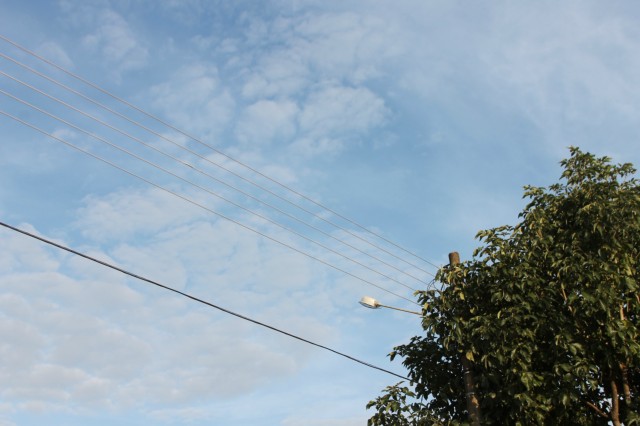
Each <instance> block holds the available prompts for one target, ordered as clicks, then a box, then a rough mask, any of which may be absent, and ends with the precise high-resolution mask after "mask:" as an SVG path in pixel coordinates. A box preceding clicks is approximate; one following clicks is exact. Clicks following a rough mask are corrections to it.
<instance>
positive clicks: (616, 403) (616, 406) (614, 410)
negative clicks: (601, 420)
mask: <svg viewBox="0 0 640 426" xmlns="http://www.w3.org/2000/svg"><path fill="white" fill-rule="evenodd" d="M611 422H612V423H613V426H620V400H619V399H618V385H617V384H616V381H615V380H613V379H611Z"/></svg>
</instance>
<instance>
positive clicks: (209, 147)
mask: <svg viewBox="0 0 640 426" xmlns="http://www.w3.org/2000/svg"><path fill="white" fill-rule="evenodd" d="M0 39H2V40H4V41H5V42H7V43H9V44H11V45H12V46H14V47H16V48H17V49H19V50H21V51H23V52H25V53H27V54H29V55H31V56H33V57H35V58H37V59H39V60H40V61H42V62H45V63H46V64H48V65H50V66H52V67H54V68H56V69H58V70H59V71H62V72H63V73H65V74H67V75H68V76H70V77H72V78H74V79H76V80H78V81H81V82H82V83H84V84H86V85H88V86H90V87H92V88H94V89H95V90H98V91H99V92H101V93H103V94H105V95H107V96H109V97H110V98H112V99H114V100H116V101H118V102H120V103H122V104H124V105H126V106H128V107H129V108H132V109H134V110H136V111H138V112H139V113H141V114H143V115H145V116H147V117H149V118H151V119H152V120H155V121H156V122H158V123H160V124H162V125H164V126H166V127H168V128H169V129H171V130H173V131H175V132H177V133H180V134H181V135H183V136H185V137H187V138H189V139H191V140H192V141H194V142H196V143H198V144H200V145H202V146H205V147H207V148H208V149H210V150H212V151H214V152H216V153H217V154H219V155H221V156H223V157H225V158H227V159H228V160H231V161H232V162H234V163H236V164H238V165H240V166H242V167H243V168H245V169H247V170H250V171H251V172H253V173H255V174H257V175H259V176H261V177H262V178H264V179H266V180H268V181H270V182H272V183H274V184H276V185H277V186H279V187H281V188H283V189H286V190H287V191H289V192H291V193H293V194H295V195H296V196H298V197H300V198H303V199H305V200H307V201H308V202H310V203H312V204H314V205H316V206H318V207H320V208H322V209H324V210H326V211H328V212H330V213H331V214H333V215H335V216H336V217H339V218H341V219H342V220H344V221H346V222H348V223H350V224H352V225H353V226H355V227H357V228H358V229H361V230H362V231H364V232H366V233H368V234H370V235H373V236H375V237H376V238H379V239H380V240H382V241H384V242H386V243H387V244H390V245H392V246H393V247H395V248H396V249H398V250H401V251H402V252H404V253H406V254H409V255H411V256H413V257H414V258H416V259H419V260H421V261H423V262H425V263H427V264H429V265H431V266H433V267H435V268H438V269H439V268H440V267H439V266H438V265H436V264H434V263H432V262H430V261H429V260H427V259H425V258H423V257H421V256H419V255H418V254H416V253H414V252H413V251H410V250H408V249H406V248H404V247H402V246H400V245H399V244H397V243H395V242H393V241H391V240H389V239H387V238H385V237H384V236H382V235H380V234H378V233H376V232H374V231H372V230H370V229H368V228H366V227H365V226H363V225H360V224H359V223H357V222H356V221H354V220H352V219H349V218H347V217H345V216H343V215H342V214H340V213H338V212H337V211H334V210H332V209H330V208H329V207H326V206H325V205H323V204H321V203H320V202H318V201H315V200H314V199H312V198H310V197H308V196H306V195H304V194H302V193H301V192H299V191H297V190H295V189H293V188H291V187H289V186H288V185H285V184H283V183H281V182H279V181H277V180H276V179H273V178H271V177H270V176H267V175H266V174H264V173H262V172H260V171H259V170H257V169H255V168H253V167H251V166H249V165H247V164H245V163H243V162H242V161H240V160H237V159H235V158H233V157H231V156H229V155H228V154H226V153H224V152H222V151H220V150H219V149H217V148H215V147H214V146H212V145H210V144H208V143H206V142H204V141H202V140H200V139H198V138H196V137H194V136H192V135H190V134H188V133H186V132H185V131H183V130H181V129H178V128H177V127H175V126H173V125H171V124H170V123H167V122H166V121H164V120H162V119H161V118H158V117H156V116H154V115H152V114H150V113H148V112H146V111H144V110H143V109H141V108H139V107H137V106H135V105H133V104H132V103H130V102H128V101H126V100H125V99H122V98H120V97H118V96H116V95H115V94H113V93H111V92H109V91H108V90H106V89H103V88H101V87H100V86H98V85H97V84H95V83H92V82H90V81H89V80H86V79H84V78H83V77H81V76H79V75H77V74H75V73H73V72H71V71H69V70H67V69H65V68H63V67H61V66H59V65H57V64H55V63H54V62H52V61H49V60H48V59H46V58H44V57H42V56H40V55H38V54H37V53H35V52H33V51H31V50H29V49H27V48H26V47H23V46H21V45H20V44H18V43H17V42H15V41H13V40H11V39H9V38H7V37H5V36H4V35H2V34H0Z"/></svg>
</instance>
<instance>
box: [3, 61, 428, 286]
mask: <svg viewBox="0 0 640 426" xmlns="http://www.w3.org/2000/svg"><path fill="white" fill-rule="evenodd" d="M0 72H1V71H0ZM0 93H1V94H3V95H5V96H8V97H10V98H12V99H14V100H16V101H17V102H20V103H22V104H23V105H26V106H28V107H30V108H32V109H35V110H36V111H38V112H40V113H42V114H45V115H47V116H48V117H51V118H53V119H54V120H57V121H60V122H61V123H64V124H65V125H67V126H69V127H71V128H73V129H76V130H77V131H79V132H81V133H84V134H86V135H87V136H89V137H91V138H94V139H96V140H98V141H100V142H102V143H104V144H107V145H109V146H111V147H112V148H115V149H117V150H119V151H121V152H123V153H125V154H127V155H129V156H131V157H133V158H135V159H137V160H140V161H142V162H144V163H145V164H148V165H149V166H151V167H154V168H156V169H158V170H161V171H163V172H164V173H167V174H168V175H170V176H173V177H175V178H176V179H179V180H181V181H183V182H185V183H187V184H189V185H192V186H194V187H195V188H198V189H200V190H202V191H204V192H206V193H208V194H209V195H212V196H214V197H217V198H219V199H221V200H223V201H225V202H227V203H229V204H231V205H233V206H235V207H237V208H239V209H242V210H244V211H246V212H247V213H249V214H252V215H254V216H256V217H258V218H260V219H262V220H264V221H267V222H269V223H271V224H272V225H275V226H277V227H279V228H281V229H283V230H284V231H287V232H290V233H292V234H294V235H296V236H298V237H300V238H302V239H305V240H307V241H309V242H310V243H312V244H316V245H317V246H318V247H321V248H323V249H325V250H327V251H329V252H331V253H333V254H336V255H338V256H340V257H342V258H344V259H346V260H349V261H351V262H353V263H355V264H356V265H358V266H361V267H363V268H365V269H368V270H370V271H371V272H374V273H376V274H378V275H380V276H382V277H384V278H386V279H388V280H390V281H393V282H395V283H397V284H400V285H402V286H404V287H406V288H408V289H409V290H413V291H417V289H415V288H413V287H411V286H409V285H407V284H405V283H403V282H401V281H398V280H396V279H395V278H393V277H391V276H389V275H387V274H385V273H383V272H380V271H378V270H376V269H373V268H371V267H369V266H367V265H365V264H364V263H362V262H360V261H358V260H356V259H353V258H351V257H349V256H346V255H344V254H342V253H340V252H338V251H337V250H334V249H332V248H330V247H328V246H326V245H324V244H322V243H320V242H318V241H316V240H314V239H313V238H309V237H307V236H306V235H303V234H302V233H300V232H298V231H295V230H293V229H291V228H288V227H286V226H284V225H281V224H280V223H278V222H276V221H274V220H272V219H270V218H268V217H266V216H264V215H262V214H260V213H256V212H254V211H253V210H251V209H248V208H246V207H244V206H241V205H240V204H238V203H236V202H234V201H231V200H229V199H228V198H225V197H223V196H222V195H220V194H218V193H216V192H214V191H211V190H210V189H208V188H205V187H203V186H202V185H199V184H197V183H194V182H192V181H190V180H189V179H186V178H184V177H182V176H180V175H177V174H175V173H173V172H172V171H170V170H168V169H166V168H164V167H162V166H159V165H157V164H155V163H154V162H152V161H149V160H147V159H145V158H142V157H140V156H139V155H136V154H134V153H132V152H131V151H128V150H127V149H125V148H122V147H121V146H119V145H116V144H114V143H113V142H110V141H108V140H107V139H104V138H103V137H101V136H98V135H96V134H94V133H92V132H89V131H87V130H85V129H82V128H81V127H78V126H76V125H75V124H73V123H71V122H69V121H67V120H64V119H62V118H60V117H58V116H57V115H55V114H51V113H50V112H48V111H45V110H43V109H42V108H39V107H37V106H35V105H33V104H31V103H29V102H27V101H25V100H24V99H21V98H18V97H17V96H14V95H12V94H10V93H8V92H5V91H4V90H2V89H0ZM140 142H141V143H142V144H144V145H145V146H147V147H150V145H148V144H146V143H144V142H142V141H140ZM159 152H161V151H159ZM170 157H171V156H170ZM171 158H173V157H171ZM176 160H177V159H176ZM183 164H185V165H187V166H188V167H191V168H193V167H192V166H190V165H189V164H187V163H184V162H183Z"/></svg>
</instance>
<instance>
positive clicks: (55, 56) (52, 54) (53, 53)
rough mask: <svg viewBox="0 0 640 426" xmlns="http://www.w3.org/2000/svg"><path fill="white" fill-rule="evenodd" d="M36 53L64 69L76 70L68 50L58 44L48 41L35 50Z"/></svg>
mask: <svg viewBox="0 0 640 426" xmlns="http://www.w3.org/2000/svg"><path fill="white" fill-rule="evenodd" d="M35 52H36V53H37V54H39V55H40V56H42V57H44V58H46V59H48V60H49V61H51V62H53V63H55V64H57V65H59V66H61V67H63V68H66V69H70V70H72V69H73V68H74V63H73V61H72V60H71V58H69V55H68V54H67V52H66V50H65V49H64V48H63V47H62V46H60V45H59V44H58V43H56V42H53V41H46V42H44V43H42V44H41V45H40V46H39V47H38V48H37V49H35Z"/></svg>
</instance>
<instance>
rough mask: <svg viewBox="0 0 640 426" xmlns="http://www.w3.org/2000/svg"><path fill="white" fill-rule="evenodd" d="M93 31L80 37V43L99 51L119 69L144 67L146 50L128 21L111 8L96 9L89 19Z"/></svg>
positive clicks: (146, 57) (146, 58)
mask: <svg viewBox="0 0 640 426" xmlns="http://www.w3.org/2000/svg"><path fill="white" fill-rule="evenodd" d="M91 25H92V26H94V30H93V32H91V33H89V34H87V35H85V36H84V37H83V38H82V44H83V45H84V46H85V47H86V48H88V49H90V50H92V51H96V52H99V53H100V54H101V55H103V56H104V58H105V59H106V60H107V61H109V62H111V63H113V64H115V65H116V66H117V67H118V69H119V70H120V71H131V70H136V69H140V68H142V67H144V66H145V65H146V64H147V60H148V56H149V53H148V50H147V48H146V47H144V46H142V45H141V44H140V42H139V40H138V38H137V37H136V35H135V34H134V32H133V30H132V29H131V27H130V26H129V24H128V22H127V21H126V20H125V19H124V18H123V17H122V16H121V15H120V14H118V13H117V12H115V11H114V10H111V9H102V10H100V11H97V12H96V13H95V15H94V16H92V19H91Z"/></svg>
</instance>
